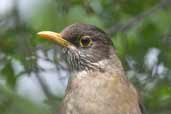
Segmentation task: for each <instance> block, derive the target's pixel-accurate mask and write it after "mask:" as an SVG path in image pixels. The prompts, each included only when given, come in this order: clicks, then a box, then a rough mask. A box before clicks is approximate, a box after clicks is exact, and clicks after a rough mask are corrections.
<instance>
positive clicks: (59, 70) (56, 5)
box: [0, 0, 171, 114]
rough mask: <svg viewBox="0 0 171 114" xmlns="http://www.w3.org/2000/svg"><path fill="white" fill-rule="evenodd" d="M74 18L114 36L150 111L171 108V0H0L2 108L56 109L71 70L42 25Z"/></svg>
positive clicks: (35, 113) (0, 112)
mask: <svg viewBox="0 0 171 114" xmlns="http://www.w3.org/2000/svg"><path fill="white" fill-rule="evenodd" d="M76 22H82V23H88V24H93V25H96V26H98V27H100V28H102V29H103V30H105V31H106V32H107V33H108V34H109V35H110V36H111V38H112V41H113V43H114V45H115V48H116V51H117V54H118V56H119V57H120V59H121V60H122V63H123V65H124V68H125V71H126V74H127V76H128V77H129V79H130V80H131V81H132V82H133V83H134V84H135V85H136V87H137V88H138V90H139V91H140V94H141V96H142V99H143V101H144V104H145V107H146V109H147V112H148V113H149V114H171V0H142V1H140V0H0V114H54V113H55V112H56V110H58V109H57V107H58V106H59V104H60V101H61V100H62V97H63V95H64V91H65V88H66V85H67V79H68V76H69V74H70V73H69V70H68V68H67V66H66V64H65V62H64V60H63V59H62V57H61V56H60V49H59V47H57V46H56V45H55V44H53V43H49V42H47V41H44V40H41V39H38V38H37V36H36V33H37V32H38V31H42V30H52V31H58V32H60V31H61V30H62V29H63V28H64V27H65V26H67V25H69V24H73V23H76Z"/></svg>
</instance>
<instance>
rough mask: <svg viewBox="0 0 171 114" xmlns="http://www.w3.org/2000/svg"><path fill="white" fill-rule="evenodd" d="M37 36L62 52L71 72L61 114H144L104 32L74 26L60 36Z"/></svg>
mask: <svg viewBox="0 0 171 114" xmlns="http://www.w3.org/2000/svg"><path fill="white" fill-rule="evenodd" d="M37 34H38V36H39V37H41V38H44V39H48V40H51V41H53V42H55V43H56V44H57V45H59V46H60V47H61V48H62V52H63V54H64V55H65V60H66V63H67V64H68V66H69V68H70V69H71V76H70V77H69V81H68V85H67V88H66V92H65V96H64V99H63V101H62V103H61V108H60V113H59V114H142V110H141V100H140V97H139V94H138V91H137V89H136V88H135V87H134V85H133V84H132V83H131V82H130V81H129V80H128V79H127V77H126V76H125V72H124V69H123V66H122V63H121V61H120V60H119V58H118V56H117V54H116V49H115V48H114V46H113V43H112V40H111V38H110V37H109V35H107V33H105V32H104V31H103V30H102V29H100V28H98V27H96V26H94V25H90V24H84V23H74V24H71V25H69V26H67V27H65V28H64V30H62V31H61V32H60V33H57V32H52V31H40V32H38V33H37Z"/></svg>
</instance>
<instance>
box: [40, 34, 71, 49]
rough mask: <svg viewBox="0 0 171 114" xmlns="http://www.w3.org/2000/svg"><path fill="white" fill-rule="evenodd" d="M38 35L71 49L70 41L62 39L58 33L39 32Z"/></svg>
mask: <svg viewBox="0 0 171 114" xmlns="http://www.w3.org/2000/svg"><path fill="white" fill-rule="evenodd" d="M37 35H38V36H40V37H42V38H44V39H48V40H52V41H54V42H56V43H57V44H59V45H60V46H62V47H69V46H70V45H71V43H70V42H69V41H67V40H65V39H64V38H62V36H61V35H60V34H59V33H56V32H51V31H41V32H38V33H37Z"/></svg>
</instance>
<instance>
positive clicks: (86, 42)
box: [80, 36, 93, 48]
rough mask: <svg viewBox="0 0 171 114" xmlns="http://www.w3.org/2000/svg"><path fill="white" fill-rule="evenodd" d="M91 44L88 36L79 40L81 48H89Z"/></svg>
mask: <svg viewBox="0 0 171 114" xmlns="http://www.w3.org/2000/svg"><path fill="white" fill-rule="evenodd" d="M92 44H93V41H92V39H91V38H90V37H89V36H84V37H82V38H80V46H81V47H84V48H86V47H90V46H91V45H92Z"/></svg>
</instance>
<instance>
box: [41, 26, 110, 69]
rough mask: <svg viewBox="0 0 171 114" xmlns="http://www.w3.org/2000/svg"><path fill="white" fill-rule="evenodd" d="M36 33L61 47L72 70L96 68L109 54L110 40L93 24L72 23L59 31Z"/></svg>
mask: <svg viewBox="0 0 171 114" xmlns="http://www.w3.org/2000/svg"><path fill="white" fill-rule="evenodd" d="M38 35H39V36H41V37H42V38H45V39H49V40H52V41H55V42H56V43H57V44H58V45H60V46H61V47H63V48H64V54H66V59H67V62H68V63H69V65H70V66H71V67H72V68H73V70H89V69H97V68H98V63H99V62H100V61H103V60H105V59H108V58H109V57H110V54H111V53H110V48H111V47H112V41H111V40H110V38H108V36H107V34H106V33H105V32H104V31H102V30H101V29H99V28H97V27H95V26H93V25H88V24H80V23H79V24H73V25H70V26H68V27H66V28H65V29H64V30H63V31H62V32H60V33H56V32H50V31H42V32H39V33H38Z"/></svg>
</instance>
